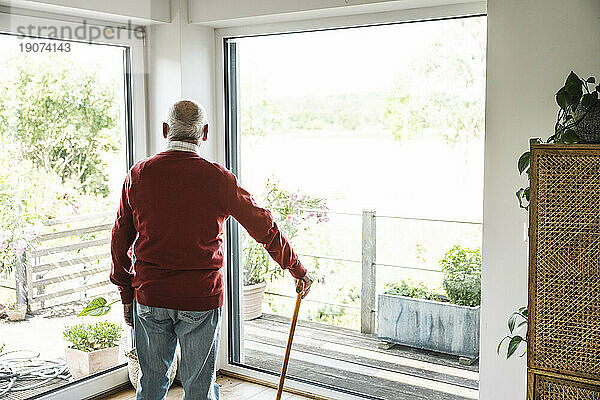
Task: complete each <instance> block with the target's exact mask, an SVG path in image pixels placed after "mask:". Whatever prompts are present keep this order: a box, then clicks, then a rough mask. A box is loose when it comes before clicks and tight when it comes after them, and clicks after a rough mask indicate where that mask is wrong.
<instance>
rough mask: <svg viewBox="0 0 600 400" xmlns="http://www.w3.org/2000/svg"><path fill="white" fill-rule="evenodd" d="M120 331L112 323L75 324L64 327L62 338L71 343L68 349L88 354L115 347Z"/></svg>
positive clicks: (116, 325)
mask: <svg viewBox="0 0 600 400" xmlns="http://www.w3.org/2000/svg"><path fill="white" fill-rule="evenodd" d="M122 331H123V329H122V328H121V326H119V325H118V324H116V323H114V322H97V323H95V324H77V325H73V326H69V327H66V328H65V330H64V331H63V337H64V338H65V340H67V341H69V342H70V343H71V346H70V347H72V348H74V349H77V350H81V351H87V352H90V351H94V350H100V349H106V348H109V347H114V346H116V345H117V342H118V340H119V339H120V338H121V332H122Z"/></svg>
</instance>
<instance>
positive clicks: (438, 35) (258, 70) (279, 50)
mask: <svg viewBox="0 0 600 400" xmlns="http://www.w3.org/2000/svg"><path fill="white" fill-rule="evenodd" d="M456 26H457V21H456V20H446V21H431V22H419V23H406V24H395V25H384V26H375V27H369V28H368V29H361V28H353V29H337V30H329V31H320V32H310V33H300V34H287V35H273V36H262V37H255V38H241V39H238V41H239V43H240V46H239V49H240V50H239V62H240V66H241V68H242V71H246V73H248V74H253V76H252V79H260V80H262V81H264V83H265V85H266V87H267V91H268V92H269V93H270V94H271V95H272V96H273V97H280V96H283V97H285V96H289V95H290V93H293V94H294V95H297V96H299V97H301V96H304V95H316V96H319V95H327V94H339V93H348V92H364V91H376V90H381V89H386V88H389V85H390V80H394V79H396V77H397V76H398V74H399V71H402V70H404V69H406V67H407V65H408V64H409V63H411V62H412V61H414V60H417V59H419V58H421V57H423V56H425V55H426V54H427V52H428V51H429V49H430V47H431V45H432V44H434V43H435V42H436V41H438V40H443V39H444V36H445V35H447V34H449V33H451V32H453V31H455V30H456ZM476 29H481V34H482V35H485V24H481V25H480V26H479V28H476ZM457 45H460V44H457ZM250 71H251V72H250ZM242 74H244V72H242ZM243 78H244V75H242V79H243Z"/></svg>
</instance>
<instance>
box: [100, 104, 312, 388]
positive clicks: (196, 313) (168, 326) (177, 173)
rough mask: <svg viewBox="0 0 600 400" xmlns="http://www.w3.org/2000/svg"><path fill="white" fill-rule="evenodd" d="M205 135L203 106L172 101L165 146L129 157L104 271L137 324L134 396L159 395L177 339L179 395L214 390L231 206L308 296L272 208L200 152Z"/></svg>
mask: <svg viewBox="0 0 600 400" xmlns="http://www.w3.org/2000/svg"><path fill="white" fill-rule="evenodd" d="M207 135H208V121H207V118H206V112H205V111H204V109H203V108H202V107H201V106H200V105H198V104H196V103H194V102H193V101H188V100H183V101H178V102H177V103H175V104H174V105H173V106H172V107H171V109H170V111H169V117H168V123H164V124H163V136H164V137H165V138H166V139H167V150H166V151H163V152H161V153H158V154H156V155H154V156H152V157H150V158H147V159H145V160H142V161H140V162H138V163H137V164H135V165H134V166H133V167H132V168H131V170H130V171H129V173H128V174H127V177H126V178H125V183H124V184H123V193H122V196H121V202H120V205H119V210H118V212H117V219H116V221H115V224H114V227H113V230H112V241H111V252H112V268H111V272H110V279H111V281H112V282H113V283H114V284H116V285H118V287H119V291H120V293H121V300H122V302H123V309H124V314H125V321H126V322H127V324H129V325H132V326H133V328H134V336H135V345H136V349H137V355H138V359H139V363H140V370H141V377H140V380H139V384H138V390H137V396H136V399H143V400H159V399H164V398H165V396H166V393H167V390H168V369H169V366H170V365H171V363H172V361H173V357H174V355H175V348H176V345H177V342H179V345H180V347H181V380H182V383H183V388H184V399H187V400H201V399H210V400H213V399H219V386H218V385H217V384H216V382H215V361H216V356H217V348H218V342H219V332H220V324H221V307H222V305H223V293H224V287H223V270H222V267H223V258H224V257H223V255H224V252H223V224H224V223H225V221H226V220H227V218H228V217H229V216H233V217H234V218H235V219H236V220H237V221H238V222H239V223H240V224H242V225H243V226H244V227H245V228H246V230H247V231H248V233H250V235H251V236H252V237H253V238H254V239H255V240H256V241H258V242H260V243H261V244H263V246H264V247H265V249H266V250H267V251H268V252H269V254H270V255H271V257H272V258H273V259H274V260H275V261H276V262H277V263H279V265H281V267H282V268H284V269H289V271H290V273H291V274H292V276H293V277H294V278H295V279H296V291H297V292H298V293H302V296H306V294H307V293H308V291H309V290H310V286H311V284H312V279H311V278H310V277H309V276H308V274H307V273H306V269H305V268H304V266H303V265H302V264H301V263H300V261H299V260H298V256H297V255H296V253H294V250H293V249H292V247H291V245H290V243H289V242H288V241H287V239H286V238H285V237H284V235H283V234H282V233H281V231H280V230H279V228H278V227H277V224H276V223H275V222H274V221H273V217H272V215H271V213H270V212H269V211H268V210H265V209H263V208H260V207H258V206H257V205H256V203H255V202H254V200H253V198H252V196H251V195H250V194H249V193H248V192H247V191H245V190H244V189H242V188H241V187H240V185H239V184H238V181H237V179H236V177H235V176H234V175H233V174H232V173H231V172H230V171H228V170H227V169H226V168H224V167H223V166H221V165H219V164H216V163H212V162H209V161H207V160H205V159H204V158H202V157H201V156H200V155H199V153H198V150H199V144H200V141H206V139H207ZM129 251H131V253H129ZM129 254H131V257H130V256H129Z"/></svg>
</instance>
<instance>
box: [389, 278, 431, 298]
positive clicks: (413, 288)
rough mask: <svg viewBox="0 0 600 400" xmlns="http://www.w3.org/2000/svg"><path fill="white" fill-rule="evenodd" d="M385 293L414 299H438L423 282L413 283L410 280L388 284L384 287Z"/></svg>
mask: <svg viewBox="0 0 600 400" xmlns="http://www.w3.org/2000/svg"><path fill="white" fill-rule="evenodd" d="M384 293H385V294H393V295H396V296H405V297H412V298H414V299H425V300H434V299H436V296H435V294H434V293H433V292H432V291H431V290H429V288H427V286H425V284H424V283H423V282H412V281H410V280H408V281H404V280H402V281H400V282H394V283H388V284H386V285H385V287H384Z"/></svg>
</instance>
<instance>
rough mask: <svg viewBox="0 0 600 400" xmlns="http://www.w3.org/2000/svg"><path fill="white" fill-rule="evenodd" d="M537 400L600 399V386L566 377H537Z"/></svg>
mask: <svg viewBox="0 0 600 400" xmlns="http://www.w3.org/2000/svg"><path fill="white" fill-rule="evenodd" d="M534 399H535V400H600V387H598V386H592V385H586V384H583V383H578V382H573V381H570V380H566V379H556V378H549V377H545V376H539V375H538V376H536V377H535V396H534Z"/></svg>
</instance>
